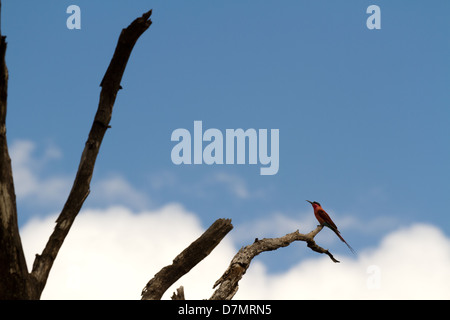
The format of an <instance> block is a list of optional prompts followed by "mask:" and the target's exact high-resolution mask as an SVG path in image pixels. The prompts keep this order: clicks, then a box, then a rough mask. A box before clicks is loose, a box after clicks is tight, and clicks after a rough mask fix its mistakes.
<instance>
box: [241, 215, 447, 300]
mask: <svg viewBox="0 0 450 320" xmlns="http://www.w3.org/2000/svg"><path fill="white" fill-rule="evenodd" d="M252 268H253V269H251V270H249V271H248V272H247V275H246V276H245V277H244V278H243V280H242V281H241V286H240V287H241V289H240V290H239V292H238V294H237V296H236V298H241V299H247V298H250V297H252V298H255V299H259V298H264V299H449V298H450V288H449V286H448V283H449V281H450V239H448V238H447V237H446V236H445V235H444V234H443V233H442V232H441V231H440V230H439V229H438V228H436V227H434V226H431V225H425V224H415V225H413V226H410V227H407V228H403V229H400V230H397V231H395V232H392V233H390V234H389V235H387V236H386V237H385V238H384V239H383V241H382V242H381V244H380V245H379V246H378V247H377V248H373V249H367V250H362V251H361V253H360V254H359V255H358V256H357V258H355V259H350V260H345V261H342V262H341V263H340V264H334V263H331V262H330V260H329V259H328V257H323V258H318V259H313V260H306V261H303V262H300V263H299V264H297V265H296V266H295V267H293V268H291V269H290V270H289V271H287V272H285V273H282V274H277V275H270V274H268V273H267V271H266V269H265V267H264V266H263V265H262V264H261V263H256V264H255V265H253V266H252Z"/></svg>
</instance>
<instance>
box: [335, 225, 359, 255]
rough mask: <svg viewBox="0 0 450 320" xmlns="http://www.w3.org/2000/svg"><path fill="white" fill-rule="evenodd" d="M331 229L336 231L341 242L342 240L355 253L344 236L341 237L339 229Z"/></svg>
mask: <svg viewBox="0 0 450 320" xmlns="http://www.w3.org/2000/svg"><path fill="white" fill-rule="evenodd" d="M333 231H334V233H336V235H337V236H338V237H339V239H341V240H342V242H344V243H345V244H346V245H347V247H348V248H349V249H350V251H351V252H352V253H353V254H356V251H355V250H353V248H352V247H351V246H350V245H349V244H348V243H347V241H345V240H344V238H342V236H341V234H340V233H339V230H333Z"/></svg>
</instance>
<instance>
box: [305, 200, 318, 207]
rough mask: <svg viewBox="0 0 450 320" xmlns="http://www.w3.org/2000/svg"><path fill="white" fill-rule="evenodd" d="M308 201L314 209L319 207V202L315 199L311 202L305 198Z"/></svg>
mask: <svg viewBox="0 0 450 320" xmlns="http://www.w3.org/2000/svg"><path fill="white" fill-rule="evenodd" d="M306 201H308V202H309V203H311V205H312V206H313V208H314V209H316V208H319V207H321V205H320V203H318V202H317V201H314V202H311V201H309V200H306Z"/></svg>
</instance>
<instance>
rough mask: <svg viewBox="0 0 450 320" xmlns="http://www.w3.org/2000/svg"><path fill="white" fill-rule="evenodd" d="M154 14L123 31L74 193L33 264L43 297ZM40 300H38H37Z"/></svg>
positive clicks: (105, 80)
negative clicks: (119, 94)
mask: <svg viewBox="0 0 450 320" xmlns="http://www.w3.org/2000/svg"><path fill="white" fill-rule="evenodd" d="M151 14H152V11H151V10H150V11H148V12H146V13H144V14H143V15H142V17H139V18H137V19H135V20H134V21H133V22H132V23H131V24H130V25H129V26H128V27H127V28H125V29H123V30H122V32H121V34H120V36H119V40H118V42H117V46H116V49H115V52H114V55H113V57H112V59H111V62H110V64H109V67H108V69H107V71H106V73H105V76H104V77H103V80H102V82H101V84H100V86H101V87H102V90H101V92H100V101H99V104H98V109H97V113H96V115H95V118H94V122H93V124H92V127H91V131H90V132H89V137H88V139H87V141H86V145H85V148H84V151H83V153H82V155H81V160H80V164H79V166H78V171H77V174H76V177H75V181H74V183H73V186H72V190H71V191H70V194H69V197H68V198H67V201H66V203H65V205H64V207H63V209H62V211H61V213H60V215H59V217H58V219H57V220H56V226H55V229H54V231H53V233H52V234H51V236H50V239H49V240H48V242H47V245H46V246H45V249H44V251H43V252H42V254H41V255H36V259H35V261H34V264H33V270H32V272H31V276H32V277H33V278H34V281H35V282H36V285H37V286H38V288H39V290H38V294H39V296H40V294H41V292H42V290H43V288H44V286H45V283H46V282H47V278H48V275H49V272H50V269H51V267H52V265H53V262H54V260H55V258H56V256H57V254H58V251H59V249H60V248H61V245H62V243H63V241H64V239H65V238H66V236H67V234H68V233H69V230H70V227H71V226H72V224H73V222H74V220H75V218H76V216H77V215H78V213H79V211H80V209H81V207H82V205H83V203H84V201H85V200H86V198H87V196H88V195H89V192H90V182H91V178H92V174H93V172H94V166H95V161H96V159H97V155H98V152H99V150H100V145H101V143H102V140H103V137H104V135H105V133H106V130H107V129H108V128H109V122H110V121H111V116H112V111H113V106H114V102H115V100H116V96H117V92H118V91H119V89H122V87H121V86H120V82H121V80H122V76H123V73H124V71H125V67H126V65H127V62H128V59H129V57H130V54H131V51H132V50H133V47H134V45H135V44H136V41H137V40H138V39H139V37H140V36H141V35H142V34H143V33H144V32H145V31H146V30H147V29H148V28H149V27H150V25H151V24H152V21H151V20H150V16H151ZM39 296H36V297H34V298H35V299H37V298H39Z"/></svg>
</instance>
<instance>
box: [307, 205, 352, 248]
mask: <svg viewBox="0 0 450 320" xmlns="http://www.w3.org/2000/svg"><path fill="white" fill-rule="evenodd" d="M306 201H308V202H309V203H311V205H312V206H313V208H314V215H315V216H316V219H317V220H318V221H319V223H320V224H321V225H322V226H325V227H328V228H330V229H331V230H333V231H334V233H336V235H337V236H338V237H339V239H341V240H342V242H344V243H345V244H346V245H347V247H348V248H349V249H350V251H351V252H352V253H353V254H355V250H353V248H352V247H350V245H349V244H348V243H347V241H345V240H344V238H342V236H341V233H340V232H339V230H338V228H337V226H336V225H335V224H334V222H333V220H331V218H330V216H329V215H328V213H326V212H325V210H323V209H322V206H321V205H320V203H318V202H317V201H314V202H311V201H309V200H306Z"/></svg>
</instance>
